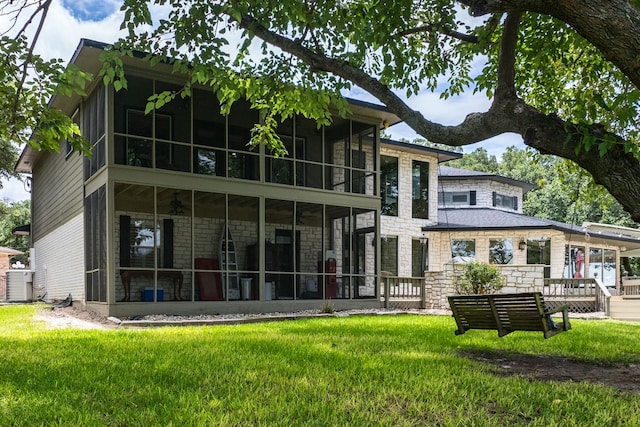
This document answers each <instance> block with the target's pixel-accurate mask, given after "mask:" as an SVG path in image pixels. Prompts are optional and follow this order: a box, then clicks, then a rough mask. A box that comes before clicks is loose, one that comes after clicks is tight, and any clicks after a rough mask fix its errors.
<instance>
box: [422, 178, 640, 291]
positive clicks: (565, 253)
mask: <svg viewBox="0 0 640 427" xmlns="http://www.w3.org/2000/svg"><path fill="white" fill-rule="evenodd" d="M531 188H533V186H532V185H531V184H528V183H524V182H521V181H517V180H513V179H509V178H505V177H501V176H498V175H492V174H487V173H483V172H475V171H466V170H462V169H456V168H451V167H446V166H442V167H441V168H440V180H439V204H438V205H439V213H438V222H437V224H428V225H425V226H423V227H422V230H423V231H424V232H425V233H426V235H427V236H428V238H429V267H428V270H429V271H441V270H443V269H444V268H445V265H447V264H450V263H451V262H452V260H453V259H457V260H460V259H462V260H464V259H465V258H467V257H472V258H476V259H478V260H480V261H484V262H488V263H491V264H496V265H510V266H514V265H515V266H518V265H519V266H526V265H543V266H544V277H546V278H597V279H600V280H601V281H602V282H603V284H604V285H605V286H607V287H610V288H615V287H619V284H620V254H621V252H625V251H628V250H631V249H637V248H640V240H639V239H638V235H637V233H636V235H633V234H632V233H623V232H621V231H620V228H619V227H611V226H609V228H605V229H602V227H600V228H598V227H596V224H587V223H585V224H584V225H572V224H565V223H562V222H558V221H552V220H547V219H542V218H534V217H530V216H526V215H523V214H522V199H523V197H525V194H526V192H527V191H529V190H530V189H531ZM603 230H604V231H603Z"/></svg>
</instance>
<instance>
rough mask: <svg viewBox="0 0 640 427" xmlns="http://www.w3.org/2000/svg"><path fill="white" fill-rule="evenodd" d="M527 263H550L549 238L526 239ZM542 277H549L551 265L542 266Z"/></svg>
mask: <svg viewBox="0 0 640 427" xmlns="http://www.w3.org/2000/svg"><path fill="white" fill-rule="evenodd" d="M527 264H543V265H551V239H549V238H548V237H541V238H539V239H527ZM544 277H545V278H549V277H551V267H545V268H544Z"/></svg>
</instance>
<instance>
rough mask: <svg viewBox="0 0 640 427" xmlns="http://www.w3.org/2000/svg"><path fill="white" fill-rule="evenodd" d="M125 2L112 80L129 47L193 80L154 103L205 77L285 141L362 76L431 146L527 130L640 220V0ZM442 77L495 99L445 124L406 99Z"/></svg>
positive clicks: (532, 142) (326, 114)
mask: <svg viewBox="0 0 640 427" xmlns="http://www.w3.org/2000/svg"><path fill="white" fill-rule="evenodd" d="M45 3H46V2H45ZM150 5H151V6H150ZM123 11H124V21H123V23H122V28H123V29H126V30H128V31H129V35H128V37H126V38H125V39H123V40H121V41H120V42H119V43H118V44H117V50H114V51H111V52H106V53H105V55H104V57H103V59H104V61H105V67H104V68H103V70H102V75H103V76H104V79H105V82H107V83H109V82H113V84H114V87H116V89H119V88H123V87H126V80H124V79H123V75H122V62H121V60H120V59H119V56H118V54H125V55H133V51H134V50H140V51H144V52H150V53H151V54H153V55H154V56H153V57H151V56H149V58H148V59H149V60H150V61H151V63H157V62H159V61H165V62H168V63H171V64H173V67H174V69H175V71H176V72H182V73H185V74H186V75H187V76H188V78H187V80H186V81H185V86H184V88H183V89H182V90H180V91H178V92H174V93H169V92H166V93H159V94H155V95H154V96H152V97H151V98H150V103H149V105H148V109H149V110H150V109H153V108H158V107H161V106H162V105H164V104H165V103H167V102H171V100H172V99H174V98H175V97H183V96H188V95H189V94H190V92H191V87H192V85H194V84H200V85H210V86H211V87H213V89H214V90H215V91H216V93H217V95H218V97H219V99H220V100H221V101H222V103H223V105H224V106H225V111H228V109H229V108H230V106H231V104H232V103H233V102H234V101H235V100H237V99H239V98H240V97H246V98H247V99H248V100H249V101H250V102H251V103H252V105H253V106H254V107H255V108H259V109H261V110H263V111H265V115H264V122H263V123H262V124H261V125H260V126H258V127H256V129H255V133H254V139H253V141H254V142H255V143H265V144H267V145H268V146H270V147H272V148H274V149H276V150H278V149H281V148H282V146H281V143H280V141H279V140H278V137H277V135H276V134H275V131H274V128H275V126H276V125H277V122H278V121H279V120H281V119H283V118H287V117H290V116H291V115H294V114H302V115H305V116H307V117H312V118H314V119H316V120H318V121H319V123H321V124H326V123H328V122H329V121H330V119H331V113H330V106H331V105H333V106H335V107H337V110H338V113H339V114H344V113H345V112H346V110H347V108H348V105H347V104H346V102H345V101H344V99H343V98H342V92H343V91H344V90H347V89H350V88H353V87H354V86H358V87H359V88H361V89H363V90H365V91H367V92H369V93H370V94H371V95H373V96H374V97H376V98H377V99H378V100H380V101H381V102H382V103H383V104H385V105H386V106H387V107H388V108H389V109H390V110H391V111H393V112H394V113H396V114H397V116H398V117H399V118H400V119H402V120H404V121H405V122H406V123H407V124H408V125H409V126H410V127H411V128H413V129H414V130H415V131H416V132H417V133H418V134H419V135H421V136H423V137H424V138H426V139H428V140H429V141H431V142H434V143H438V144H447V145H451V146H461V145H467V144H471V143H474V142H478V141H481V140H484V139H486V138H489V137H492V136H496V135H499V134H502V133H505V132H513V133H516V134H519V135H521V136H522V138H523V140H524V142H525V144H527V145H528V146H530V147H532V148H535V149H536V150H538V151H539V152H541V153H545V154H555V155H558V156H561V157H563V158H566V159H570V160H572V161H574V162H576V163H577V164H578V165H580V166H581V167H582V168H584V169H585V170H587V171H588V172H589V173H590V174H591V175H592V176H593V179H594V181H595V182H596V183H598V184H601V185H603V186H604V187H605V188H606V189H607V190H608V191H609V192H611V194H612V195H613V196H614V197H615V198H616V199H617V200H618V201H619V202H620V203H621V204H622V206H624V208H625V210H627V211H628V212H629V213H630V214H631V216H632V218H633V219H634V220H636V221H640V161H639V157H640V154H639V153H640V150H639V145H638V131H639V130H638V128H637V125H636V122H637V119H638V107H639V100H640V90H639V88H640V67H638V66H637V58H638V56H639V55H638V53H640V52H639V50H640V47H639V46H640V2H639V1H638V0H610V1H607V2H601V1H596V0H584V1H575V0H556V1H551V0H458V1H453V0H448V1H447V0H430V1H420V2H418V1H411V0H399V1H371V0H370V1H367V0H339V1H322V0H304V1H290V0H278V1H275V0H263V1H260V2H256V1H249V0H244V1H243V0H226V1H225V0H218V1H214V0H191V1H188V2H166V0H154V1H150V0H125V1H124V3H123ZM470 16H472V17H474V18H473V19H471V18H470ZM229 40H238V41H239V42H238V46H235V45H230V44H229V43H230V42H229ZM478 60H481V61H485V60H486V66H485V67H484V69H483V70H482V71H481V72H477V70H476V69H475V68H474V67H473V65H474V64H475V63H476V62H475V61H478ZM443 79H446V80H447V90H446V91H445V92H444V93H443V96H444V97H449V96H452V95H456V94H459V93H461V92H462V91H463V90H466V89H467V88H468V87H469V86H470V87H472V88H473V90H476V91H483V92H484V93H486V94H487V95H489V96H490V97H491V99H492V104H491V106H490V108H489V109H488V110H487V111H485V112H478V113H474V114H470V115H468V116H467V117H466V118H465V119H464V121H463V122H462V123H460V124H458V125H454V126H448V125H442V124H439V123H435V122H433V121H431V120H429V119H428V118H426V117H424V116H423V115H422V114H421V113H420V112H419V111H418V110H416V109H414V108H412V107H411V106H410V103H409V102H408V101H407V99H405V98H404V97H402V96H400V95H399V93H403V94H406V97H407V98H409V97H411V96H413V95H416V94H417V93H418V92H419V91H421V90H424V89H427V90H435V89H437V88H438V87H439V85H440V83H441V82H442V80H443Z"/></svg>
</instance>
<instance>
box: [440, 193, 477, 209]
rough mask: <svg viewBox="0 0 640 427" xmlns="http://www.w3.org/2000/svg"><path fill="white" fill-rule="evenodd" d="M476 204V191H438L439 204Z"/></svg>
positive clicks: (444, 205) (445, 205)
mask: <svg viewBox="0 0 640 427" xmlns="http://www.w3.org/2000/svg"><path fill="white" fill-rule="evenodd" d="M475 204H476V192H475V191H440V192H439V193H438V206H442V207H447V206H473V205H475Z"/></svg>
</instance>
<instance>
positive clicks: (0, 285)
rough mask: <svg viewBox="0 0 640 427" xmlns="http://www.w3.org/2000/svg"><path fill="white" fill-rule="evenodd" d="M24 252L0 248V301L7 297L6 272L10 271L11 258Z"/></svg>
mask: <svg viewBox="0 0 640 427" xmlns="http://www.w3.org/2000/svg"><path fill="white" fill-rule="evenodd" d="M23 253H24V252H21V251H17V250H15V249H11V248H5V247H4V246H0V300H4V299H5V298H6V295H7V271H9V270H10V269H11V259H10V258H11V257H12V256H16V255H22V254H23Z"/></svg>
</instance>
